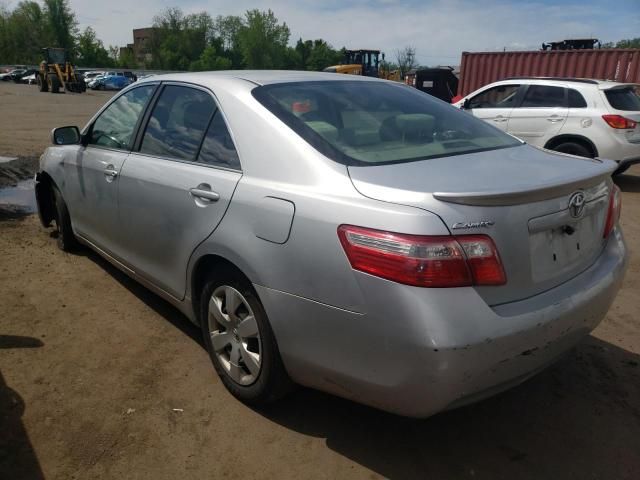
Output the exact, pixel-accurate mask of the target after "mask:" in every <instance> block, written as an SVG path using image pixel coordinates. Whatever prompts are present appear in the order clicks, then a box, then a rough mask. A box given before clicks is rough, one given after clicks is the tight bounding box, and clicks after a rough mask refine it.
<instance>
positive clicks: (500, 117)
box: [493, 115, 508, 122]
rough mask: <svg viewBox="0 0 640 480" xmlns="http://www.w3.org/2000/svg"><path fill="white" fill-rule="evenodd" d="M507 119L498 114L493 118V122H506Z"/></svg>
mask: <svg viewBox="0 0 640 480" xmlns="http://www.w3.org/2000/svg"><path fill="white" fill-rule="evenodd" d="M507 120H508V118H506V117H503V116H502V115H498V116H496V117H495V118H494V119H493V121H494V122H506V121H507Z"/></svg>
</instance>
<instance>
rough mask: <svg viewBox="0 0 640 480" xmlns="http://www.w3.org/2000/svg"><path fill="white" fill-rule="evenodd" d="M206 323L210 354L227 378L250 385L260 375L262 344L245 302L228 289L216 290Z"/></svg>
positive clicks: (221, 287)
mask: <svg viewBox="0 0 640 480" xmlns="http://www.w3.org/2000/svg"><path fill="white" fill-rule="evenodd" d="M207 321H208V325H209V335H210V337H211V345H212V346H213V352H214V354H215V356H216V358H217V359H218V361H219V362H220V365H221V366H222V368H223V369H224V370H225V372H226V373H227V375H228V376H229V378H231V380H233V381H234V382H236V383H237V384H239V385H245V386H246V385H251V384H252V383H254V382H255V381H256V380H257V379H258V376H259V375H260V367H261V360H262V342H261V341H260V331H259V330H258V323H257V321H256V317H255V315H254V313H253V310H252V309H251V306H250V305H249V302H247V299H246V298H244V296H243V295H242V294H241V293H240V292H238V291H237V290H236V289H235V288H232V287H230V286H228V285H223V286H220V287H218V288H216V289H215V291H214V292H213V294H212V295H211V299H210V300H209V314H208V319H207Z"/></svg>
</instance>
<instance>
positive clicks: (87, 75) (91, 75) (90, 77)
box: [83, 71, 104, 84]
mask: <svg viewBox="0 0 640 480" xmlns="http://www.w3.org/2000/svg"><path fill="white" fill-rule="evenodd" d="M102 75H104V72H103V71H95V72H86V73H85V74H83V77H84V81H85V83H87V84H88V83H90V82H91V81H92V80H93V79H95V78H96V77H99V76H102Z"/></svg>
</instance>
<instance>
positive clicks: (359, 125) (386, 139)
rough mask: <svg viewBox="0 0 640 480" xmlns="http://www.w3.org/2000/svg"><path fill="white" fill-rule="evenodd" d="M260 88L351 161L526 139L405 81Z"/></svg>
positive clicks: (295, 124)
mask: <svg viewBox="0 0 640 480" xmlns="http://www.w3.org/2000/svg"><path fill="white" fill-rule="evenodd" d="M253 95H254V97H255V98H256V99H257V100H258V101H259V102H261V103H262V104H263V105H264V106H265V107H266V108H268V109H269V110H270V111H271V112H272V113H273V114H274V115H276V116H277V117H278V118H279V119H280V120H282V121H283V122H284V123H285V124H287V125H288V126H289V127H290V128H291V129H293V130H294V131H295V132H296V133H298V134H299V135H300V136H301V137H302V138H304V139H305V140H306V141H307V142H309V143H310V144H311V145H313V146H314V147H315V148H316V149H318V150H319V151H320V152H322V153H323V154H324V155H326V156H328V157H329V158H332V159H333V160H336V161H338V162H340V163H344V164H347V165H372V164H377V165H379V164H387V163H401V162H410V161H414V160H424V159H429V158H436V157H444V156H450V155H458V154H463V153H472V152H481V151H486V150H494V149H498V148H507V147H514V146H518V145H521V144H522V143H521V142H520V141H518V140H516V139H515V138H513V137H511V136H509V135H507V134H505V133H502V132H501V131H500V130H498V129H496V128H494V127H492V126H490V125H488V124H486V123H485V122H483V121H481V120H478V119H476V118H474V117H473V116H471V115H469V114H468V113H465V112H463V111H460V110H458V109H456V108H454V107H452V106H451V105H449V104H447V103H444V102H442V101H440V100H438V99H436V98H434V97H432V96H430V95H428V94H426V93H423V92H421V91H419V90H416V89H415V88H411V87H407V86H405V85H402V84H394V83H387V82H373V81H372V82H363V81H320V82H296V83H281V84H274V85H266V86H262V87H258V88H255V89H254V90H253Z"/></svg>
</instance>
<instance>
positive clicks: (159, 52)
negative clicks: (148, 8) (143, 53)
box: [151, 8, 214, 70]
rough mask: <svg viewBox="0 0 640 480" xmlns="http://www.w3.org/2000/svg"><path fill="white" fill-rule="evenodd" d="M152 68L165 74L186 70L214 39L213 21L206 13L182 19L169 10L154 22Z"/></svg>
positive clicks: (178, 13) (173, 9)
mask: <svg viewBox="0 0 640 480" xmlns="http://www.w3.org/2000/svg"><path fill="white" fill-rule="evenodd" d="M153 26H154V28H155V30H154V34H153V35H152V39H151V55H152V58H153V60H152V65H153V66H154V67H156V68H161V69H167V70H187V69H188V68H189V66H190V65H191V64H192V63H193V62H195V61H197V60H198V59H199V58H200V56H201V55H202V53H203V51H204V50H205V48H206V47H207V46H208V45H209V44H208V42H210V41H212V40H213V38H214V21H213V20H212V19H211V16H210V15H209V14H208V13H206V12H202V13H197V14H191V15H184V14H183V12H182V10H180V9H179V8H168V9H166V10H164V11H163V12H161V13H160V14H159V15H157V16H156V17H155V18H154V22H153Z"/></svg>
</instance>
